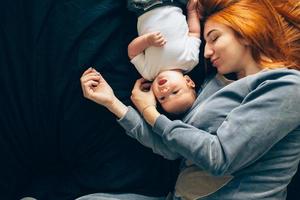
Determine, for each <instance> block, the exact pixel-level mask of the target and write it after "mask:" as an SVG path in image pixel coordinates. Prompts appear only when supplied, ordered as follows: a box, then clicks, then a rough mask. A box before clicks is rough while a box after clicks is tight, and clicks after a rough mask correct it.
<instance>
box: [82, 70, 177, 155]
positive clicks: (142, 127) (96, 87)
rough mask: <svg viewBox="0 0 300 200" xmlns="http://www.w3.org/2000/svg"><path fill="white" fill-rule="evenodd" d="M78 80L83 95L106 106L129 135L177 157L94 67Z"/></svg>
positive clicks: (146, 144) (160, 151)
mask: <svg viewBox="0 0 300 200" xmlns="http://www.w3.org/2000/svg"><path fill="white" fill-rule="evenodd" d="M80 81H81V86H82V91H83V95H84V97H86V98H87V99H90V100H92V101H94V102H96V103H98V104H100V105H102V106H104V107H106V108H107V109H108V110H109V111H111V112H112V113H113V114H115V116H116V117H117V118H118V122H119V124H120V125H121V126H122V127H123V128H124V129H125V130H126V131H127V134H128V135H129V136H131V137H133V138H135V139H137V140H138V141H139V142H140V143H141V144H143V145H144V146H147V147H149V148H152V150H153V152H154V153H157V154H160V155H162V156H163V157H165V158H167V159H170V160H174V159H177V158H178V157H179V154H178V153H175V152H174V151H172V150H170V149H169V148H168V147H167V146H166V145H165V144H164V143H163V141H162V138H161V137H160V136H158V135H157V134H155V133H154V132H153V131H152V128H151V127H150V126H149V125H148V124H147V123H146V122H145V121H144V120H143V118H141V117H140V115H139V114H138V113H137V112H136V111H135V110H134V109H133V108H131V107H127V106H125V105H124V104H123V103H122V102H121V101H120V100H119V99H118V98H117V97H116V96H115V95H114V92H113V90H112V88H111V87H110V86H109V84H108V83H107V82H106V81H105V79H104V78H103V77H102V76H101V75H100V73H98V72H97V71H96V70H95V69H92V68H89V69H88V70H86V71H85V72H84V73H83V75H82V77H81V79H80Z"/></svg>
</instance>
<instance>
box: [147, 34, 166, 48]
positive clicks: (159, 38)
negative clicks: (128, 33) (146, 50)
mask: <svg viewBox="0 0 300 200" xmlns="http://www.w3.org/2000/svg"><path fill="white" fill-rule="evenodd" d="M150 37H151V40H152V42H151V43H152V45H153V46H156V47H162V46H164V45H165V44H166V43H167V40H166V39H165V37H164V36H163V35H162V33H161V32H153V33H151V34H150Z"/></svg>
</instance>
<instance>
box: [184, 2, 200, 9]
mask: <svg viewBox="0 0 300 200" xmlns="http://www.w3.org/2000/svg"><path fill="white" fill-rule="evenodd" d="M197 6H198V0H189V2H188V4H187V6H186V8H187V10H188V11H193V10H197Z"/></svg>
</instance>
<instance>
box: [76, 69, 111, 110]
mask: <svg viewBox="0 0 300 200" xmlns="http://www.w3.org/2000/svg"><path fill="white" fill-rule="evenodd" d="M80 82H81V87H82V91H83V96H84V97H85V98H87V99H90V100H92V101H94V102H96V103H98V104H100V105H103V106H105V107H109V106H110V105H111V104H112V103H113V101H114V99H115V98H116V97H115V95H114V92H113V90H112V89H111V87H110V86H109V84H108V83H107V82H106V81H105V79H104V78H103V77H102V76H101V74H100V73H99V72H97V71H96V70H95V69H93V68H89V69H87V70H86V71H85V72H84V73H83V74H82V76H81V78H80Z"/></svg>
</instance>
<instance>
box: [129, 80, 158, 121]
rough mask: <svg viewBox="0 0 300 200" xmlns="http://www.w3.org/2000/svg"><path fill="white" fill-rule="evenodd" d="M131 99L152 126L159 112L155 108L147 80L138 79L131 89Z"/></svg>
mask: <svg viewBox="0 0 300 200" xmlns="http://www.w3.org/2000/svg"><path fill="white" fill-rule="evenodd" d="M131 100H132V102H133V103H134V105H135V106H136V108H137V109H138V110H139V111H140V113H141V114H142V116H143V117H144V118H145V120H146V121H147V122H148V123H149V124H150V125H152V126H153V125H154V123H155V121H156V119H157V117H158V116H159V115H160V114H159V112H158V111H157V110H156V99H155V96H154V94H153V92H152V90H151V85H149V82H147V81H146V80H145V79H143V78H141V79H138V80H137V81H136V82H135V85H134V88H133V90H132V94H131Z"/></svg>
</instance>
